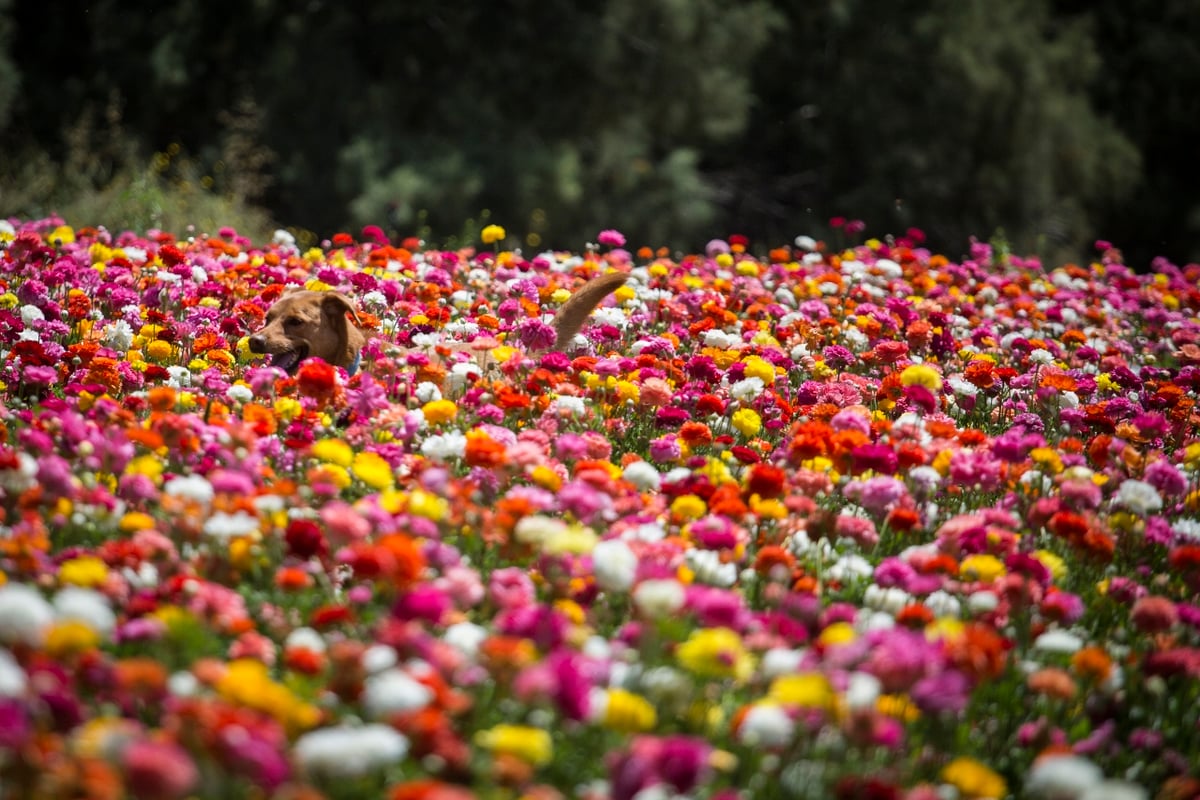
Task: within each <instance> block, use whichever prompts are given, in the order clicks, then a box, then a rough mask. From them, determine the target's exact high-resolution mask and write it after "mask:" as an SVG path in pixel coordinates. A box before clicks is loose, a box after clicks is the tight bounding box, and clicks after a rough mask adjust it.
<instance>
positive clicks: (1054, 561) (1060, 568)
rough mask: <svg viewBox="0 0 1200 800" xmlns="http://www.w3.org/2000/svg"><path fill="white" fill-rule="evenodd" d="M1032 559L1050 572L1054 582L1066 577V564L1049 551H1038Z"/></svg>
mask: <svg viewBox="0 0 1200 800" xmlns="http://www.w3.org/2000/svg"><path fill="white" fill-rule="evenodd" d="M1033 557H1034V558H1036V559H1037V560H1038V561H1040V562H1042V566H1043V567H1045V568H1046V569H1048V570H1050V575H1051V576H1053V578H1054V580H1056V581H1060V582H1061V581H1062V580H1063V578H1065V577H1067V562H1065V561H1063V560H1062V558H1060V557H1059V556H1057V555H1055V554H1054V553H1051V552H1050V551H1049V550H1038V551H1037V552H1035V553H1034V554H1033Z"/></svg>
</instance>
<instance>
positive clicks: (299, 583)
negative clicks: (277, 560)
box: [275, 567, 313, 592]
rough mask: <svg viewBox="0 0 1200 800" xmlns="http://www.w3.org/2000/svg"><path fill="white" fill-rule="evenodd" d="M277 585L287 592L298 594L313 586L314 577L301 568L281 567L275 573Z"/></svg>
mask: <svg viewBox="0 0 1200 800" xmlns="http://www.w3.org/2000/svg"><path fill="white" fill-rule="evenodd" d="M275 585H276V586H278V587H279V588H280V589H283V590H284V591H285V592H298V591H300V590H301V589H307V588H309V587H310V586H312V585H313V577H312V575H309V574H308V573H307V572H305V571H304V570H302V569H300V568H299V567H280V568H279V570H278V571H276V573H275Z"/></svg>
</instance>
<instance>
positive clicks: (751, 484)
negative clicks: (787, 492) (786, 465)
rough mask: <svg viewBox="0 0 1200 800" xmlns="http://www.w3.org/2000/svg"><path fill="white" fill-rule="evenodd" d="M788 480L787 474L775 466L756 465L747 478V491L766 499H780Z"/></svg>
mask: <svg viewBox="0 0 1200 800" xmlns="http://www.w3.org/2000/svg"><path fill="white" fill-rule="evenodd" d="M786 478H787V474H786V473H785V472H784V471H783V470H782V469H780V468H779V467H777V466H775V465H774V464H755V465H754V466H753V467H751V468H750V470H749V473H748V474H747V476H746V490H747V491H748V492H749V493H750V494H752V495H754V494H756V495H758V496H759V497H762V498H766V499H771V498H774V497H779V496H781V495H782V494H783V487H784V482H785V480H786Z"/></svg>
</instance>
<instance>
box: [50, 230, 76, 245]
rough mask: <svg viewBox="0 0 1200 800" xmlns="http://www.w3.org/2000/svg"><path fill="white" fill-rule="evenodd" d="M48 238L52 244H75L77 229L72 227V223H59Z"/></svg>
mask: <svg viewBox="0 0 1200 800" xmlns="http://www.w3.org/2000/svg"><path fill="white" fill-rule="evenodd" d="M46 240H47V241H48V242H50V244H57V245H64V244H73V243H74V241H75V231H74V230H72V229H71V226H70V225H59V226H58V227H57V228H55V229H54V230H53V231H51V232H50V235H49V236H48V237H46Z"/></svg>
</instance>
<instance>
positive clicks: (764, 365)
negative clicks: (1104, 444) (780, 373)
mask: <svg viewBox="0 0 1200 800" xmlns="http://www.w3.org/2000/svg"><path fill="white" fill-rule="evenodd" d="M745 365H746V370H745V376H746V377H747V378H758V379H759V380H761V381H762V382H763V383H765V384H766V385H767V386H773V385H774V384H775V375H776V373H775V365H774V364H772V363H771V362H770V361H767V360H766V359H765V358H763V357H762V356H749V357H748V358H747V359H746V361H745Z"/></svg>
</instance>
